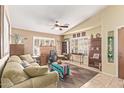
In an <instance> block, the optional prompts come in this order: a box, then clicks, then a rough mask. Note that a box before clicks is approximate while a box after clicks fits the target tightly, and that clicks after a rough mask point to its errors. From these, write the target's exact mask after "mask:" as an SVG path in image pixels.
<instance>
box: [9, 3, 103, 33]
mask: <svg viewBox="0 0 124 93" xmlns="http://www.w3.org/2000/svg"><path fill="white" fill-rule="evenodd" d="M8 7H9V12H10V18H11V21H12V27H14V28H21V29H27V30H32V31H38V32H45V33H51V34H57V35H60V34H63V33H64V32H65V31H68V30H69V29H71V28H72V27H74V26H76V25H77V24H79V23H80V22H82V21H84V20H86V19H87V18H89V17H90V16H92V15H94V14H95V13H96V12H98V11H100V10H101V9H103V8H104V7H105V6H102V5H9V6H8ZM56 20H57V21H59V22H60V23H62V24H69V28H65V29H63V30H62V31H60V30H55V29H51V28H52V27H53V26H52V25H53V24H54V23H55V21H56Z"/></svg>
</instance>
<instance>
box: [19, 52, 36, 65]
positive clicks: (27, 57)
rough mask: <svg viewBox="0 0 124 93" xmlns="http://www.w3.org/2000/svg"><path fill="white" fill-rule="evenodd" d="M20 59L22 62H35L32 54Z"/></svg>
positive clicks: (22, 56)
mask: <svg viewBox="0 0 124 93" xmlns="http://www.w3.org/2000/svg"><path fill="white" fill-rule="evenodd" d="M20 58H21V59H22V60H26V61H28V62H29V63H32V62H34V59H33V58H32V57H31V55H30V54H26V55H21V56H20Z"/></svg>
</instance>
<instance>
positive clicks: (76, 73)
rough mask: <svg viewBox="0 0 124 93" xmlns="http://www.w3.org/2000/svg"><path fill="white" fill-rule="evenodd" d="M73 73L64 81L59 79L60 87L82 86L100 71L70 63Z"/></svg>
mask: <svg viewBox="0 0 124 93" xmlns="http://www.w3.org/2000/svg"><path fill="white" fill-rule="evenodd" d="M69 66H70V69H71V73H70V75H69V76H66V77H65V79H64V80H63V81H61V80H59V82H58V85H57V86H58V88H80V87H81V86H82V85H84V84H85V83H87V82H88V81H89V80H90V79H92V78H93V77H94V76H95V75H97V74H98V72H95V71H91V70H88V69H85V68H81V67H78V66H76V65H72V64H69Z"/></svg>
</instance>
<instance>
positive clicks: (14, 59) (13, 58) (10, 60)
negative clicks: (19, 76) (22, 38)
mask: <svg viewBox="0 0 124 93" xmlns="http://www.w3.org/2000/svg"><path fill="white" fill-rule="evenodd" d="M7 62H18V63H21V62H22V60H21V59H20V58H19V57H18V56H15V55H14V56H11V57H10V58H9V59H8V61H7Z"/></svg>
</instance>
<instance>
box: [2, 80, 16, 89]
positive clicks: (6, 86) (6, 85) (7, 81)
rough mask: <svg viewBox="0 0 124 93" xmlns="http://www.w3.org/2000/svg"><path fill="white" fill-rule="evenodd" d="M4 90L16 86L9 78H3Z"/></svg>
mask: <svg viewBox="0 0 124 93" xmlns="http://www.w3.org/2000/svg"><path fill="white" fill-rule="evenodd" d="M1 83H2V86H1V87H2V88H9V87H12V86H13V85H14V84H13V83H12V81H11V80H10V79H8V78H1Z"/></svg>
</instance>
